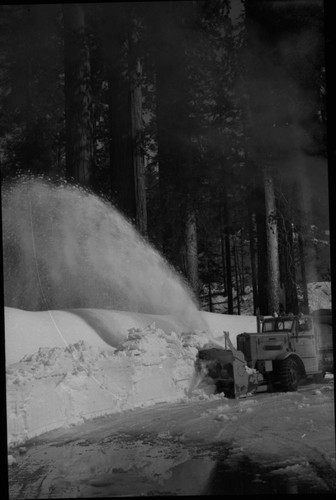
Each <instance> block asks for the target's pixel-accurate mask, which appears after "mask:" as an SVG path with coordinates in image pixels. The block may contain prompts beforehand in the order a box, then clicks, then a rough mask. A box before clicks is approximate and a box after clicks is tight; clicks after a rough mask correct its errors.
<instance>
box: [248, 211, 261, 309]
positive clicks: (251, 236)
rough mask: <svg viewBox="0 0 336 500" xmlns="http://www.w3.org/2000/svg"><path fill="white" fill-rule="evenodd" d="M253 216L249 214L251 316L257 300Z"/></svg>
mask: <svg viewBox="0 0 336 500" xmlns="http://www.w3.org/2000/svg"><path fill="white" fill-rule="evenodd" d="M255 226H256V224H255V214H251V213H250V214H249V245H250V259H251V278H252V293H253V314H257V307H258V304H259V300H258V287H257V274H258V270H257V259H256V247H255V239H256V228H255Z"/></svg>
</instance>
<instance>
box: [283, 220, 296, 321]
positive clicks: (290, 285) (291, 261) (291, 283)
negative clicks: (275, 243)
mask: <svg viewBox="0 0 336 500" xmlns="http://www.w3.org/2000/svg"><path fill="white" fill-rule="evenodd" d="M285 226H286V227H285V230H286V233H285V237H286V241H285V244H284V266H285V273H284V274H285V275H284V286H285V299H286V300H285V310H286V312H292V313H293V314H298V312H299V308H298V296H297V288H296V279H297V278H296V266H295V254H294V242H293V229H292V224H291V223H289V222H288V221H287V222H286V225H285Z"/></svg>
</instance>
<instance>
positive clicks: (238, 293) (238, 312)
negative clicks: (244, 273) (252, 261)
mask: <svg viewBox="0 0 336 500" xmlns="http://www.w3.org/2000/svg"><path fill="white" fill-rule="evenodd" d="M233 257H234V269H235V279H236V294H237V314H240V291H239V288H240V287H239V269H238V266H239V264H238V252H237V244H236V237H235V236H234V240H233Z"/></svg>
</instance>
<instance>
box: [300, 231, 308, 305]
mask: <svg viewBox="0 0 336 500" xmlns="http://www.w3.org/2000/svg"><path fill="white" fill-rule="evenodd" d="M298 246H299V258H300V270H301V286H302V295H303V301H302V312H303V313H304V314H309V300H308V286H307V276H306V266H305V242H304V239H303V237H302V234H301V233H300V230H299V235H298Z"/></svg>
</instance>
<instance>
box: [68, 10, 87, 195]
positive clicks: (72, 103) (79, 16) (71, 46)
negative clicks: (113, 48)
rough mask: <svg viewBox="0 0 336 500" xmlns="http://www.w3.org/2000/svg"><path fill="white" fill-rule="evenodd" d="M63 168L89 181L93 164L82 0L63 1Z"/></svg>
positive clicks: (85, 183)
mask: <svg viewBox="0 0 336 500" xmlns="http://www.w3.org/2000/svg"><path fill="white" fill-rule="evenodd" d="M63 16H64V32H65V35H64V59H65V62H64V67H65V118H66V170H67V175H68V176H69V177H72V178H73V179H75V181H77V182H79V183H81V184H84V185H89V184H90V179H91V175H92V171H93V164H94V138H93V114H92V95H91V68H90V54H89V43H88V36H87V32H86V24H85V15H84V6H83V4H63Z"/></svg>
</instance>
